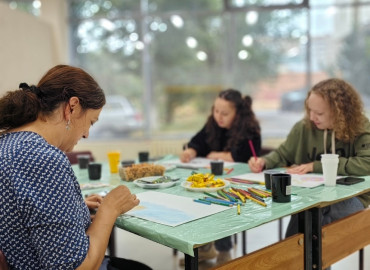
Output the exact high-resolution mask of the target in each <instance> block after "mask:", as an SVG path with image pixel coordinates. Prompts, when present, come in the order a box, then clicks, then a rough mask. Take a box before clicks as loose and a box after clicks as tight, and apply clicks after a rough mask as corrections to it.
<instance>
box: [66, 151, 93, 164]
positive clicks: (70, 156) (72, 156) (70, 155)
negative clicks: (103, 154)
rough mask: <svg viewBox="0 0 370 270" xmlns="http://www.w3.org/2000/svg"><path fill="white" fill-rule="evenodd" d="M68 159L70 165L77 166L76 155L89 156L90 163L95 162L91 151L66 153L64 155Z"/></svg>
mask: <svg viewBox="0 0 370 270" xmlns="http://www.w3.org/2000/svg"><path fill="white" fill-rule="evenodd" d="M66 155H67V157H68V159H69V162H71V164H72V165H73V164H78V160H77V156H78V155H89V156H90V162H93V161H95V158H94V156H93V154H92V153H91V151H73V152H68V153H66Z"/></svg>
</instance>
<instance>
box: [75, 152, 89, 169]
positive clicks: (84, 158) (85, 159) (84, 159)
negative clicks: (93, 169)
mask: <svg viewBox="0 0 370 270" xmlns="http://www.w3.org/2000/svg"><path fill="white" fill-rule="evenodd" d="M77 160H78V166H79V167H80V169H86V168H87V165H88V164H89V161H90V156H89V155H77Z"/></svg>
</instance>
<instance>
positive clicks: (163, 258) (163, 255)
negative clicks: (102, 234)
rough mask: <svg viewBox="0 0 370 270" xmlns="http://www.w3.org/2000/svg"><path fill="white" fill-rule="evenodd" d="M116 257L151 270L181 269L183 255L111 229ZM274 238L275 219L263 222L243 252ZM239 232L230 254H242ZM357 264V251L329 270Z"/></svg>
mask: <svg viewBox="0 0 370 270" xmlns="http://www.w3.org/2000/svg"><path fill="white" fill-rule="evenodd" d="M288 222H289V218H284V219H283V227H284V231H285V228H286V226H287V224H288ZM115 230H116V237H117V238H116V243H117V247H116V249H117V256H119V257H124V258H127V259H133V260H137V261H140V262H143V263H145V264H147V265H148V266H150V267H151V268H152V269H153V270H183V269H184V267H183V266H180V265H179V259H180V258H183V257H184V255H183V253H181V252H180V253H178V254H177V255H173V250H172V249H171V248H168V247H166V246H162V245H160V244H157V243H155V242H152V241H149V240H147V239H144V238H142V237H140V236H137V235H134V234H132V233H129V232H126V231H123V230H120V229H115ZM277 241H278V222H277V221H275V222H271V223H268V224H264V225H262V226H260V227H258V228H254V229H252V230H249V231H248V233H247V252H248V253H250V252H252V251H255V250H257V249H260V248H263V247H265V246H267V245H270V244H273V243H275V242H277ZM241 243H242V241H241V234H240V233H239V234H238V238H237V244H236V245H235V247H234V249H233V250H232V257H233V258H236V257H239V256H241V255H242V248H241ZM364 257H365V265H364V269H365V270H370V246H368V247H366V248H365V252H364ZM358 265H359V256H358V253H357V252H356V253H354V254H352V255H350V256H348V257H347V258H345V259H343V260H341V261H339V262H337V263H336V264H334V265H332V267H331V270H356V269H358ZM215 266H216V262H215V259H214V260H213V261H212V260H211V261H209V262H206V263H201V264H199V267H198V268H199V270H205V269H210V268H212V267H215Z"/></svg>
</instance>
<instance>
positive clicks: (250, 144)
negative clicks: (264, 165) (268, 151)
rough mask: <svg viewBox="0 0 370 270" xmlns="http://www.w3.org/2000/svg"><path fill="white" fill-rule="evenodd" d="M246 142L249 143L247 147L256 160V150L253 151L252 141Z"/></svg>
mask: <svg viewBox="0 0 370 270" xmlns="http://www.w3.org/2000/svg"><path fill="white" fill-rule="evenodd" d="M248 142H249V147H250V148H251V151H252V154H253V156H254V159H255V160H257V155H256V150H254V146H253V142H252V140H248Z"/></svg>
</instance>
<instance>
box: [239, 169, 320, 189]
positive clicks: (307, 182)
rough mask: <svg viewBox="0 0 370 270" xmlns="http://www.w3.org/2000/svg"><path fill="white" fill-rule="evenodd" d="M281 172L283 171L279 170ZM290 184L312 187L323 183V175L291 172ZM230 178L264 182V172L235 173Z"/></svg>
mask: <svg viewBox="0 0 370 270" xmlns="http://www.w3.org/2000/svg"><path fill="white" fill-rule="evenodd" d="M281 173H285V172H284V171H281ZM291 177H292V186H295V187H307V188H313V187H317V186H320V185H323V184H324V176H323V175H322V174H314V173H308V174H291ZM232 178H236V179H242V180H249V181H253V182H264V181H265V175H264V172H260V173H246V174H241V175H235V176H233V177H232Z"/></svg>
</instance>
